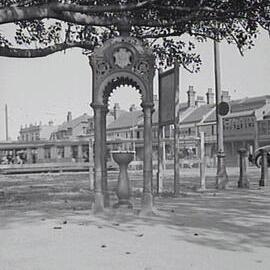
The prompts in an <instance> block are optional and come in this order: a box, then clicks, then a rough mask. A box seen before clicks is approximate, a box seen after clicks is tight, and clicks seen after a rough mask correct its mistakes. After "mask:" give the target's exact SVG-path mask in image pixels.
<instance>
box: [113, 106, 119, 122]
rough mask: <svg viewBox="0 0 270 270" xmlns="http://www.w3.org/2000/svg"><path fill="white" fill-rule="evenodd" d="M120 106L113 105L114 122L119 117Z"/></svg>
mask: <svg viewBox="0 0 270 270" xmlns="http://www.w3.org/2000/svg"><path fill="white" fill-rule="evenodd" d="M119 111H120V105H119V103H115V104H114V106H113V117H114V120H116V119H117V118H118V117H119Z"/></svg>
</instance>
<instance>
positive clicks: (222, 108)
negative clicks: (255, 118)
mask: <svg viewBox="0 0 270 270" xmlns="http://www.w3.org/2000/svg"><path fill="white" fill-rule="evenodd" d="M229 111H230V105H229V103H227V102H224V101H222V102H220V103H219V104H218V114H219V115H221V116H225V115H227V114H228V113H229Z"/></svg>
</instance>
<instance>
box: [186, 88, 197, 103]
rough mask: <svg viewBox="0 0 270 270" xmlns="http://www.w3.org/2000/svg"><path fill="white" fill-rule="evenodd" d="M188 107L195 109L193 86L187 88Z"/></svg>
mask: <svg viewBox="0 0 270 270" xmlns="http://www.w3.org/2000/svg"><path fill="white" fill-rule="evenodd" d="M187 94H188V107H195V94H196V92H195V91H194V88H193V86H191V85H190V86H189V87H188V91H187Z"/></svg>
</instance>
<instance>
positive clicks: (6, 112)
mask: <svg viewBox="0 0 270 270" xmlns="http://www.w3.org/2000/svg"><path fill="white" fill-rule="evenodd" d="M5 121H6V122H5V123H6V141H8V107H7V104H6V105H5Z"/></svg>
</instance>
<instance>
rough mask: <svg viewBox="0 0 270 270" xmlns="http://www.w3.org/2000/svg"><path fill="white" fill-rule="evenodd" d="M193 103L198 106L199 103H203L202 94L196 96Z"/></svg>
mask: <svg viewBox="0 0 270 270" xmlns="http://www.w3.org/2000/svg"><path fill="white" fill-rule="evenodd" d="M195 104H196V106H197V107H200V106H201V105H203V104H205V101H204V99H203V96H197V100H196V102H195Z"/></svg>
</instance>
